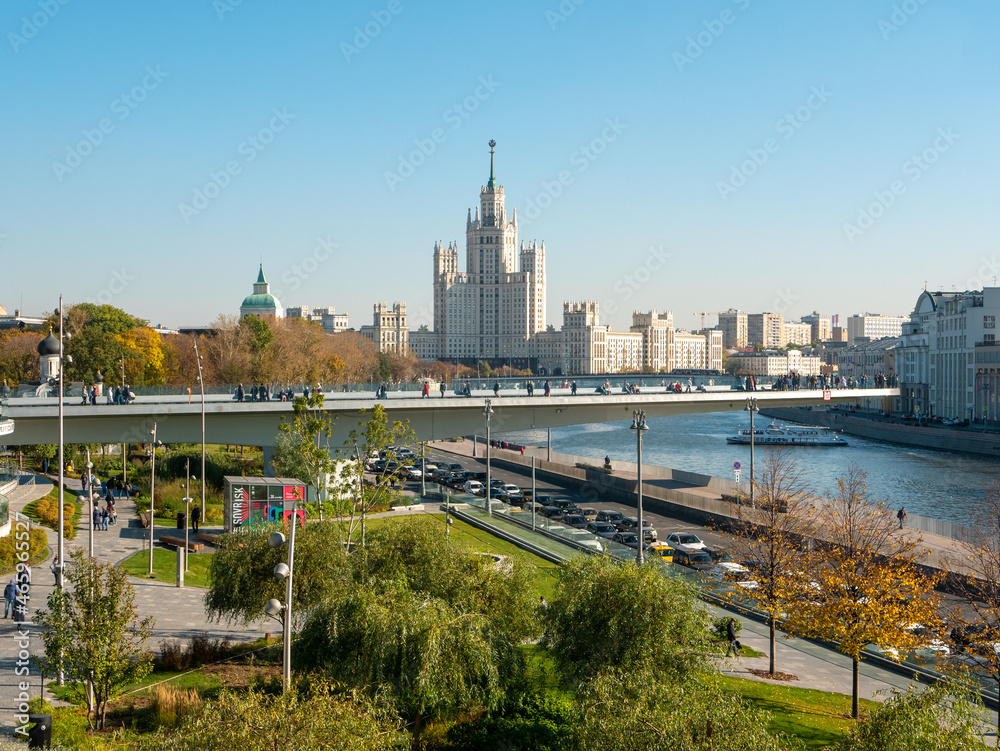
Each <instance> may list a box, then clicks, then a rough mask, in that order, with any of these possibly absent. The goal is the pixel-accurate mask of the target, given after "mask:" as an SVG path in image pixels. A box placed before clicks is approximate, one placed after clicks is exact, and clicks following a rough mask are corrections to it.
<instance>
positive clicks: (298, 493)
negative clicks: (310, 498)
mask: <svg viewBox="0 0 1000 751" xmlns="http://www.w3.org/2000/svg"><path fill="white" fill-rule="evenodd" d="M304 490H305V488H304V487H302V486H301V485H285V500H286V501H304V500H305V499H306V497H305V493H304V492H303V491H304Z"/></svg>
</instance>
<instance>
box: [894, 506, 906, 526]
mask: <svg viewBox="0 0 1000 751" xmlns="http://www.w3.org/2000/svg"><path fill="white" fill-rule="evenodd" d="M896 518H897V519H899V528H900V529H902V528H903V525H904V524H906V508H905V507H903V506H900V507H899V511H898V512H897V513H896Z"/></svg>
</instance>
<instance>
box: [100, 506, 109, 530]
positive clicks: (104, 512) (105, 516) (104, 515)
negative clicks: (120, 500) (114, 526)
mask: <svg viewBox="0 0 1000 751" xmlns="http://www.w3.org/2000/svg"><path fill="white" fill-rule="evenodd" d="M110 519H111V512H110V511H108V507H107V506H105V507H104V508H102V509H101V530H102V531H104V532H107V531H108V521H109V520H110Z"/></svg>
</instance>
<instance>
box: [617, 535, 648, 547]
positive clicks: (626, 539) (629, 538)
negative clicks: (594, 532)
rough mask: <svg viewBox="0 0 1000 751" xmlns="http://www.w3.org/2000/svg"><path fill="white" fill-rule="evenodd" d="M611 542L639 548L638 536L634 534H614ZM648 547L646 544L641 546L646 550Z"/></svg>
mask: <svg viewBox="0 0 1000 751" xmlns="http://www.w3.org/2000/svg"><path fill="white" fill-rule="evenodd" d="M611 541H612V542H617V543H619V544H621V545H626V546H628V547H630V548H638V547H639V535H637V534H636V533H635V532H616V533H615V536H614V537H612V538H611ZM648 547H649V546H648V545H647V544H646V543H643V544H642V549H643V550H646V548H648Z"/></svg>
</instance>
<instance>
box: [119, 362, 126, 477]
mask: <svg viewBox="0 0 1000 751" xmlns="http://www.w3.org/2000/svg"><path fill="white" fill-rule="evenodd" d="M118 366H119V367H120V368H121V371H122V393H125V358H124V357H123V358H121V359H120V360H118ZM127 455H128V443H123V444H122V485H124V486H125V492H126V493H128V472H127V470H126V469H125V457H126V456H127Z"/></svg>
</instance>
